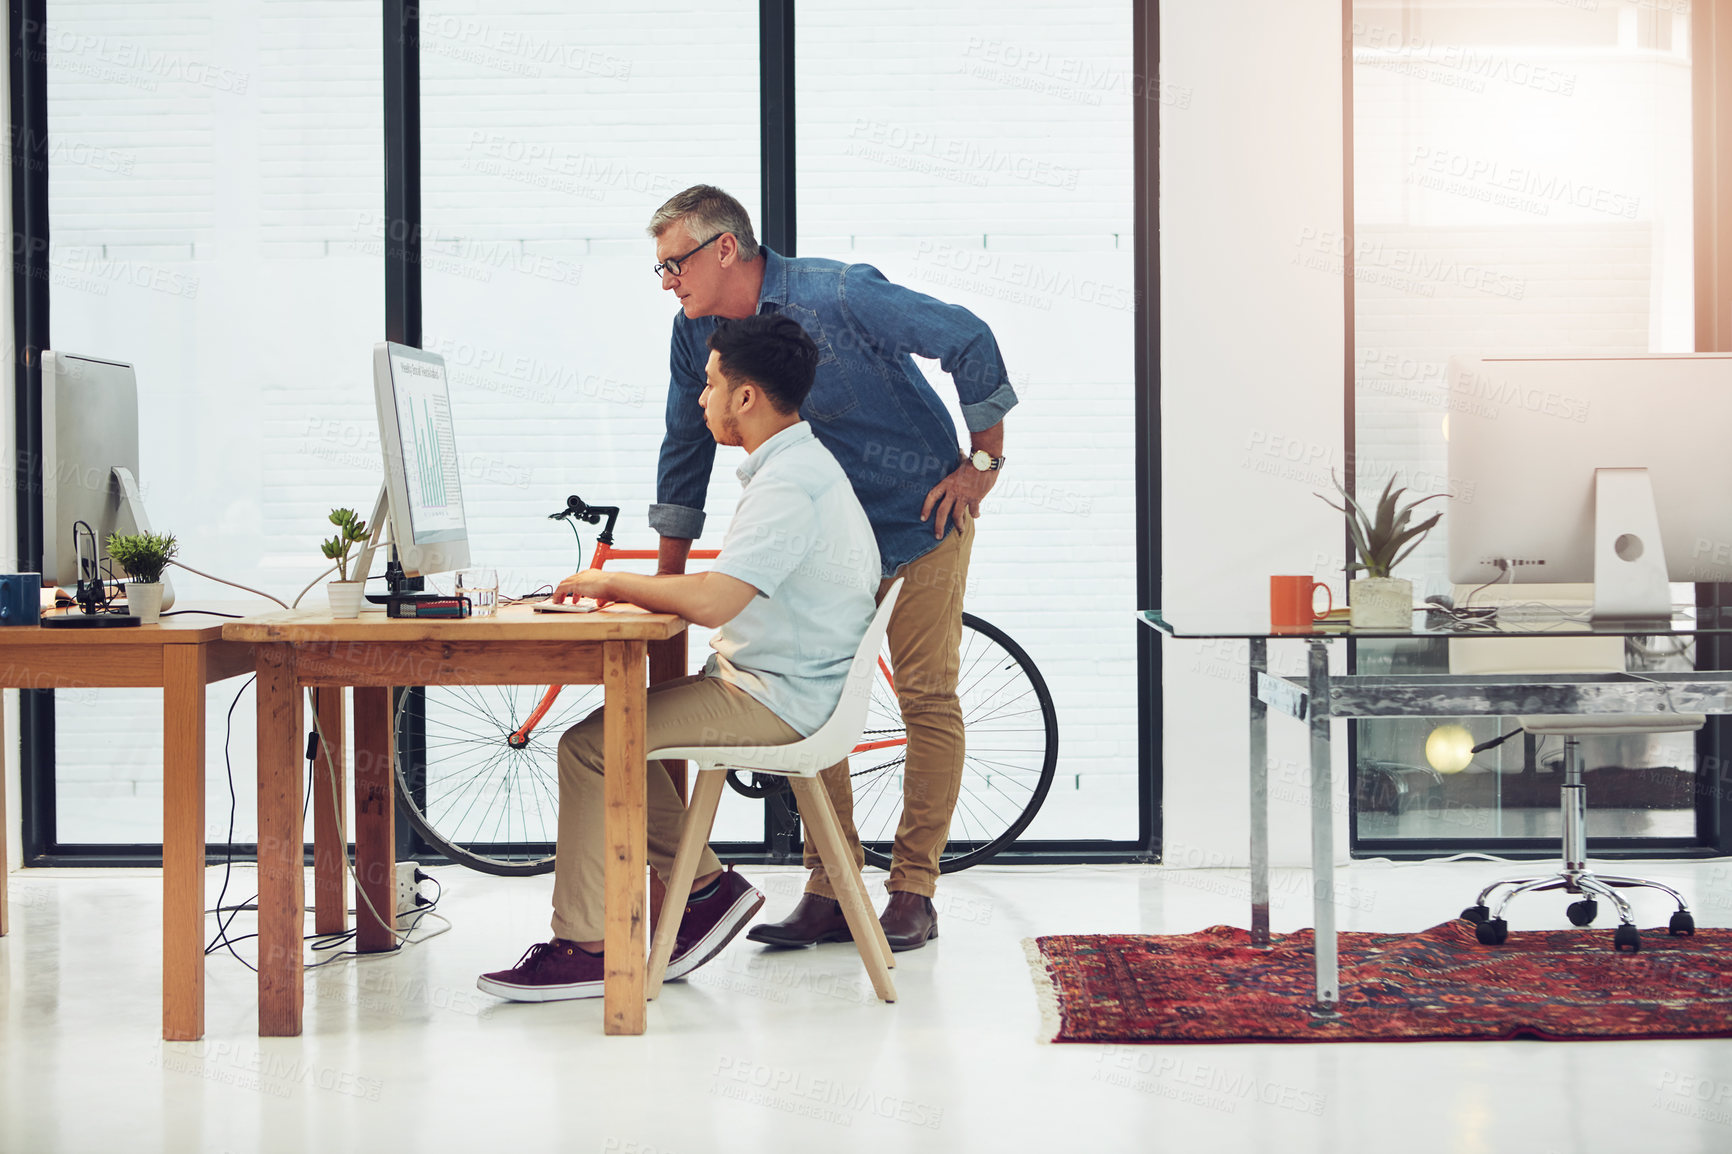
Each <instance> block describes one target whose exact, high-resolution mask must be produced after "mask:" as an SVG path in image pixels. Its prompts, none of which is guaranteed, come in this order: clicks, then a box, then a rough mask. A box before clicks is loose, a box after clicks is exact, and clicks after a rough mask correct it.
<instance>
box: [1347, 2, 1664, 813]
mask: <svg viewBox="0 0 1732 1154" xmlns="http://www.w3.org/2000/svg"><path fill="white" fill-rule="evenodd" d="M1687 9H1688V6H1687V5H1682V4H1506V5H1484V4H1470V3H1465V2H1462V0H1402V2H1393V0H1359V2H1356V3H1354V4H1353V7H1352V12H1353V28H1352V32H1353V46H1354V48H1353V77H1352V79H1353V93H1354V96H1353V133H1354V140H1353V145H1354V147H1353V173H1354V180H1353V194H1354V221H1353V227H1352V229H1351V235H1352V248H1353V254H1354V264H1355V267H1354V285H1353V288H1354V297H1355V303H1356V308H1355V314H1354V334H1355V344H1356V362H1355V389H1354V397H1355V414H1356V424H1357V443H1356V445H1355V446H1354V448H1355V451H1356V454H1357V456H1356V461H1357V468H1358V476H1357V488H1358V493H1359V495H1360V497H1361V498H1365V497H1367V496H1370V497H1373V498H1374V497H1375V496H1376V494H1377V493H1378V492H1379V491H1381V489H1382V487H1383V485H1384V484H1385V482H1386V481H1387V480H1388V478H1389V477H1390V475H1391V474H1392V473H1395V474H1398V475H1399V477H1400V481H1399V482H1398V483H1399V484H1406V485H1411V486H1413V487H1414V491H1415V492H1416V493H1418V492H1434V491H1445V490H1448V491H1457V490H1459V484H1460V479H1458V478H1451V477H1449V476H1447V471H1448V470H1447V465H1446V455H1445V440H1444V437H1445V429H1446V423H1447V414H1448V413H1449V412H1450V409H1451V406H1452V405H1454V404H1458V403H1462V402H1463V400H1464V398H1461V397H1458V396H1456V395H1455V394H1453V393H1452V392H1451V389H1450V386H1449V383H1448V382H1447V381H1446V378H1445V368H1446V365H1447V363H1448V360H1449V358H1450V357H1451V356H1452V355H1454V354H1458V353H1465V354H1481V353H1486V354H1489V353H1513V354H1521V353H1552V352H1571V353H1578V354H1582V353H1585V354H1602V353H1605V354H1614V353H1647V352H1687V351H1690V350H1691V349H1692V348H1693V344H1692V335H1693V329H1692V325H1693V311H1692V310H1693V303H1692V266H1691V254H1692V245H1691V233H1692V230H1691V152H1690V143H1691V136H1690V119H1691V109H1690V100H1691V77H1690V56H1689V49H1688V39H1689V18H1688V15H1687ZM1466 400H1467V401H1468V402H1469V403H1473V404H1496V403H1499V402H1497V401H1496V400H1495V399H1490V400H1487V399H1483V398H1481V399H1475V398H1466ZM1566 434H1567V429H1562V428H1560V430H1559V435H1566ZM1458 495H1460V496H1464V497H1468V498H1471V494H1466V493H1459V492H1458ZM1448 520H1449V518H1448V517H1447V515H1446V516H1445V518H1444V525H1443V527H1442V528H1443V531H1441V532H1438V533H1434V534H1433V535H1432V537H1431V539H1430V540H1429V541H1428V543H1427V544H1426V545H1425V546H1424V547H1423V548H1422V549H1421V550H1420V551H1419V552H1417V553H1415V554H1414V556H1413V557H1412V559H1411V560H1410V561H1409V563H1408V565H1407V566H1406V567H1405V570H1404V573H1403V574H1402V575H1404V576H1408V577H1411V578H1412V579H1413V581H1414V583H1415V587H1416V589H1415V592H1416V595H1417V596H1425V595H1427V594H1433V593H1451V592H1456V593H1457V594H1458V595H1459V594H1460V593H1461V592H1462V591H1459V590H1451V588H1450V586H1449V585H1448V583H1447V579H1446V573H1445V553H1446V542H1447V537H1446V533H1447V527H1448ZM1680 593H1681V594H1682V596H1683V599H1685V600H1688V599H1689V590H1688V589H1682V590H1680ZM1633 656H1634V658H1635V659H1636V660H1637V661H1639V662H1651V661H1652V660H1654V659H1655V658H1654V657H1653V655H1651V654H1646V653H1637V654H1634V655H1633ZM1681 659H1683V658H1680V657H1676V656H1675V657H1673V658H1672V660H1673V661H1674V662H1675V661H1677V660H1681ZM1446 667H1447V653H1446V652H1445V650H1444V646H1443V643H1430V644H1422V643H1403V644H1399V645H1396V644H1384V645H1370V644H1362V645H1361V646H1360V647H1359V668H1360V671H1361V672H1367V673H1376V672H1382V671H1388V670H1391V669H1396V668H1399V669H1407V670H1425V671H1442V670H1443V669H1444V668H1446ZM1631 667H1632V668H1642V667H1655V666H1652V665H1651V664H1650V665H1646V666H1644V665H1642V664H1636V665H1632V666H1631ZM1685 667H1686V668H1687V667H1688V666H1687V665H1686V666H1685ZM1455 720H1458V719H1447V718H1437V719H1430V720H1427V721H1424V722H1409V721H1384V722H1364V723H1360V724H1359V725H1358V726H1357V733H1358V741H1357V750H1358V759H1357V763H1356V766H1355V778H1356V784H1357V795H1356V799H1355V800H1356V803H1357V807H1356V824H1355V833H1356V836H1357V838H1358V841H1359V843H1360V844H1361V845H1363V844H1364V843H1366V842H1368V841H1369V842H1376V843H1399V842H1403V841H1406V842H1413V843H1418V842H1434V843H1435V842H1444V843H1447V842H1451V841H1458V840H1461V839H1472V840H1476V841H1483V840H1487V839H1506V838H1523V837H1529V838H1539V837H1550V838H1554V839H1555V837H1556V836H1557V833H1558V822H1559V818H1558V806H1557V798H1558V779H1559V777H1560V774H1559V773H1558V771H1557V763H1558V761H1559V759H1560V758H1561V748H1560V747H1557V746H1558V742H1557V740H1556V739H1554V740H1553V741H1552V742H1551V743H1549V744H1536V743H1534V742H1532V741H1526V742H1525V743H1524V741H1523V740H1521V739H1517V740H1513V741H1511V742H1509V743H1507V744H1505V745H1503V746H1500V747H1498V748H1497V749H1496V750H1494V751H1488V752H1487V753H1485V754H1482V755H1480V756H1479V757H1478V758H1476V759H1475V761H1474V763H1473V764H1472V765H1471V766H1470V767H1469V768H1468V769H1467V770H1466V771H1464V772H1461V773H1457V774H1441V773H1439V772H1437V771H1436V770H1435V769H1433V768H1432V767H1431V766H1430V765H1429V764H1428V763H1427V761H1426V758H1425V755H1424V752H1423V751H1424V744H1425V740H1426V737H1427V735H1428V734H1429V733H1430V731H1431V730H1432V728H1433V727H1434V726H1435V725H1438V724H1443V723H1445V722H1449V721H1455ZM1459 720H1461V721H1463V722H1464V723H1465V724H1467V725H1468V726H1469V727H1470V728H1471V729H1472V730H1473V732H1474V734H1475V736H1476V738H1478V739H1481V740H1483V739H1485V738H1489V737H1491V736H1493V735H1495V734H1496V733H1498V732H1499V731H1500V726H1504V727H1507V726H1510V725H1513V720H1511V719H1497V718H1474V719H1459ZM1583 750H1584V757H1585V760H1586V763H1587V765H1588V766H1589V767H1591V768H1590V772H1589V774H1588V781H1589V789H1588V796H1589V804H1590V805H1591V806H1593V807H1594V808H1593V809H1592V810H1591V811H1590V814H1589V826H1588V832H1589V833H1590V835H1592V836H1595V837H1604V836H1625V837H1637V838H1694V837H1695V836H1696V834H1697V825H1696V810H1695V800H1694V792H1695V791H1694V789H1693V780H1692V774H1691V769H1692V767H1693V765H1694V750H1693V747H1692V739H1691V737H1690V736H1689V735H1687V734H1686V735H1682V736H1677V735H1673V736H1664V737H1644V738H1625V739H1619V740H1609V739H1608V740H1590V741H1586V742H1584V743H1583ZM1631 770H1641V771H1642V772H1636V773H1632V772H1629V771H1631Z"/></svg>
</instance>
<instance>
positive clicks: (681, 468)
mask: <svg viewBox="0 0 1732 1154" xmlns="http://www.w3.org/2000/svg"><path fill="white" fill-rule="evenodd" d="M682 322H683V318H679V317H676V318H675V319H674V329H673V337H672V339H671V341H670V342H669V353H668V377H669V383H668V404H667V413H666V427H665V431H664V432H663V434H662V449H661V457H660V459H659V461H658V462H657V465H656V503H655V504H653V505H651V506H650V510H649V525H650V528H651V529H654V530H655V531H656V532H657V533H659V534H661V535H662V536H663V537H684V538H688V539H689V538H696V537H698V536H700V535H702V533H703V531H704V498H705V496H706V495H707V494H708V491H709V486H710V467H711V465H713V464H714V463H715V459H716V441H715V438H714V437H712V436H711V435H710V429H709V426H708V425H706V424H705V423H704V410H703V407H702V406H701V405H699V404H698V397H699V396H700V395H702V393H703V391H704V363H705V362H706V361H707V360H708V359H709V353H708V349H707V347H706V346H705V345H704V343H703V341H702V340H701V339H700V338H699V335H698V334H697V332H695V331H694V326H692V325H690V324H685V323H682Z"/></svg>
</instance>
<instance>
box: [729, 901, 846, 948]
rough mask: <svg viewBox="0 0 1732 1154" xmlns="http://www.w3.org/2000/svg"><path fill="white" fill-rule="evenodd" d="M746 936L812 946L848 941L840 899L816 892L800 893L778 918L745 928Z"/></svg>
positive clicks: (773, 943) (772, 943)
mask: <svg viewBox="0 0 1732 1154" xmlns="http://www.w3.org/2000/svg"><path fill="white" fill-rule="evenodd" d="M746 937H748V938H750V939H751V940H752V941H754V942H763V943H764V944H765V945H769V946H815V945H817V944H818V943H819V942H851V941H853V940H854V935H853V934H851V933H849V932H848V919H847V918H845V917H843V916H842V903H841V902H839V901H837V900H836V899H835V898H826V897H820V896H818V895H817V894H801V895H800V901H799V903H798V904H797V905H795V906H794V912H793V913H791V914H789V915H788V916H787V917H785V918H783V919H782V920H781V921H779V922H765V923H763V924H762V925H756V926H753V927H752V928H751V929H749V930H747V931H746Z"/></svg>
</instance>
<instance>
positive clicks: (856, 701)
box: [644, 579, 902, 1002]
mask: <svg viewBox="0 0 1732 1154" xmlns="http://www.w3.org/2000/svg"><path fill="white" fill-rule="evenodd" d="M901 591H902V581H901V580H900V579H898V580H897V581H896V583H895V584H894V585H892V586H890V590H889V592H887V593H885V595H884V599H883V600H882V601H881V602H879V603H878V610H877V612H876V613H874V614H873V616H872V623H871V625H869V626H868V627H867V629H866V635H865V636H864V637H862V638H861V639H860V646H859V648H858V649H857V650H855V653H854V661H853V663H852V664H851V665H850V666H849V668H848V679H847V681H846V683H845V684H844V685H843V688H842V699H841V700H840V701H839V702H837V704H836V709H835V712H833V713H832V714H831V715H830V719H829V720H828V721H826V722H825V723H824V724H823V725H822V726H820V727H819V728H818V729H817V730H816V731H815V732H814V733H813V734H812V735H811V736H810V737H806V738H803V739H801V740H800V741H794V742H789V743H788V744H787V745H758V746H704V745H695V746H674V747H670V748H667V749H657V750H652V751H651V752H650V753H649V754H648V755H646V757H645V760H646V761H661V760H669V761H690V762H694V763H696V766H697V771H698V772H697V779H696V781H695V782H694V783H693V785H692V799H691V803H690V805H689V806H688V808H687V811H686V821H685V828H684V830H683V831H682V832H681V834H680V846H679V850H678V852H677V853H676V854H675V855H674V869H673V876H672V877H670V878H669V879H668V880H667V893H666V895H665V896H664V897H663V899H662V908H661V916H660V918H659V920H658V921H657V924H656V933H655V943H654V946H653V947H652V948H651V950H650V962H649V973H648V975H647V979H646V981H645V984H644V993H645V995H646V996H648V997H650V998H654V997H655V996H656V995H658V994H659V993H661V988H662V978H663V976H664V975H665V974H666V973H667V968H668V960H669V959H670V958H671V957H672V956H673V952H674V939H675V936H676V935H677V934H678V932H679V927H680V916H681V914H682V913H684V911H685V906H686V902H687V901H688V900H689V899H690V897H691V893H692V879H693V878H694V877H695V876H696V874H697V868H698V857H699V855H700V854H701V853H702V852H703V848H704V845H705V844H706V843H707V842H708V841H709V839H710V830H711V828H712V827H713V826H714V825H715V821H716V806H717V805H718V804H719V803H720V802H721V798H722V786H723V784H724V782H725V781H726V779H727V775H728V771H729V770H730V769H738V770H751V771H752V772H754V773H761V774H771V775H775V776H780V777H786V778H787V779H788V784H789V785H790V786H792V787H793V790H794V797H795V799H796V801H797V802H798V804H799V807H800V816H801V818H803V819H804V821H805V823H806V831H807V833H808V834H809V836H810V837H811V838H812V840H813V841H814V842H816V843H817V847H818V856H819V858H820V859H822V861H823V862H824V871H825V873H827V874H828V875H829V877H830V882H831V884H832V885H833V886H834V887H835V889H836V899H837V901H838V902H840V903H841V906H842V914H843V917H844V918H846V919H847V922H848V929H849V930H850V932H852V934H853V936H854V943H855V945H857V946H858V947H859V949H860V960H861V961H862V962H864V963H865V965H866V972H867V974H868V975H869V976H870V977H871V979H872V988H873V990H874V991H876V992H877V994H878V997H879V998H880V999H882V1000H883V1001H886V1002H894V1001H895V1000H896V987H895V986H893V985H892V984H891V982H890V967H892V966H894V965H895V964H896V961H895V959H894V958H893V957H892V956H891V953H890V943H889V941H888V940H887V939H886V938H885V936H884V927H883V926H881V925H879V924H878V918H877V917H876V916H875V915H874V914H873V913H872V905H871V901H870V899H868V898H867V896H866V884H865V882H863V881H862V880H861V878H860V870H859V868H858V867H857V866H855V864H854V854H853V851H852V848H851V847H850V846H848V845H847V844H846V842H845V841H844V840H843V837H842V827H841V823H840V822H839V821H838V820H837V818H836V810H835V807H834V806H832V805H831V804H830V795H829V794H828V793H826V792H825V790H824V784H823V782H821V781H820V780H819V779H818V774H819V772H820V771H822V770H824V769H828V768H829V767H830V766H832V765H835V764H836V763H837V762H839V761H841V760H842V759H843V758H845V757H847V756H848V753H849V751H850V750H852V749H853V748H854V747H855V746H856V745H858V744H859V743H860V737H861V734H862V733H863V732H864V731H865V728H866V707H867V704H868V702H869V701H870V700H871V697H872V679H873V677H874V675H875V674H876V672H877V668H878V651H879V649H880V648H881V647H882V646H883V644H884V634H885V632H886V631H887V630H888V629H889V627H890V611H891V610H892V609H893V608H894V607H895V605H896V597H897V595H898V594H899V593H901Z"/></svg>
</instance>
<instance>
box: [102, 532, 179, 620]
mask: <svg viewBox="0 0 1732 1154" xmlns="http://www.w3.org/2000/svg"><path fill="white" fill-rule="evenodd" d="M178 552H180V544H179V542H177V541H176V540H175V539H174V535H173V534H172V533H171V534H168V535H166V536H165V535H163V534H161V533H124V534H123V533H115V534H113V535H112V536H110V537H109V538H108V555H109V557H110V558H112V559H113V561H114V563H115V564H116V565H119V566H120V567H121V568H122V569H124V570H125V571H126V607H127V612H129V613H131V614H132V615H133V616H134V617H136V618H138V619H139V620H140V621H141V622H143V623H144V624H145V625H155V624H156V623H157V622H159V621H161V620H162V571H163V570H164V569H166V568H167V567H168V563H169V562H170V561H172V560H174V555H175V554H176V553H178Z"/></svg>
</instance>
